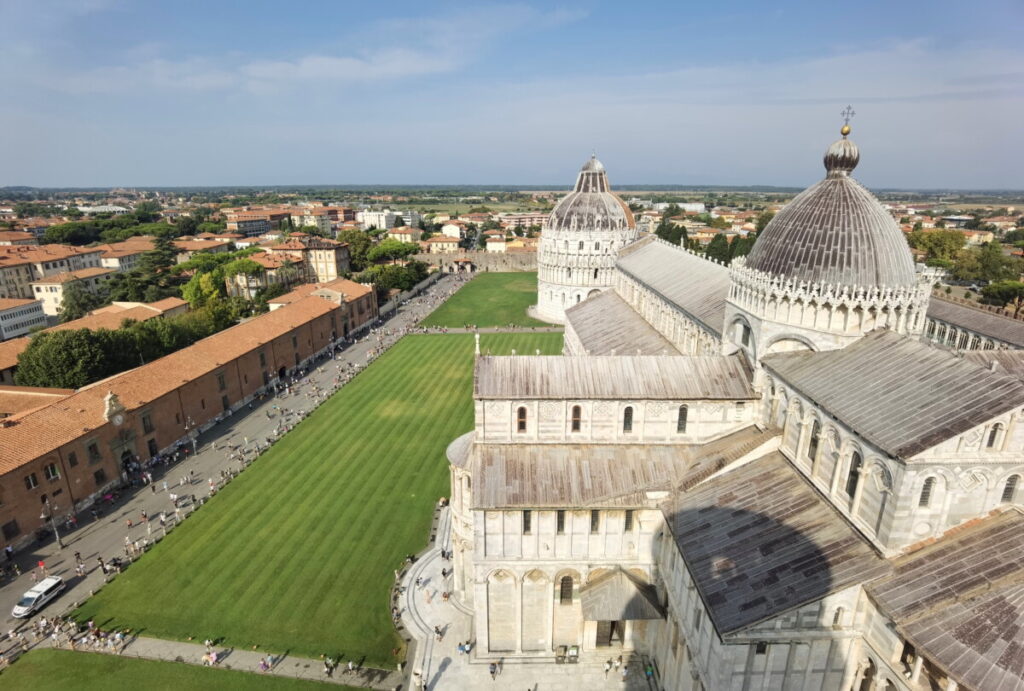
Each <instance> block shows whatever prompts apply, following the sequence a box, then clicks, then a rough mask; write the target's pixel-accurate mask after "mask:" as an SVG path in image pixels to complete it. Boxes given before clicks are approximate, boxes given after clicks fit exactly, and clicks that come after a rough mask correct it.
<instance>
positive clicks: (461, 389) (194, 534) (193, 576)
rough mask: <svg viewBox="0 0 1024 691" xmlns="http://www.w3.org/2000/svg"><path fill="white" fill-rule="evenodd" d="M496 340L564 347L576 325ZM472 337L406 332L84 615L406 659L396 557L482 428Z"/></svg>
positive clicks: (506, 344)
mask: <svg viewBox="0 0 1024 691" xmlns="http://www.w3.org/2000/svg"><path fill="white" fill-rule="evenodd" d="M481 345H482V348H484V349H485V350H489V351H491V352H492V353H494V354H500V353H508V352H509V351H510V350H511V349H513V348H515V349H517V350H518V352H521V353H522V352H529V353H532V352H533V351H534V349H535V348H540V349H541V351H542V352H545V353H551V354H554V353H558V352H560V350H561V347H562V335H561V334H549V333H544V334H488V335H485V336H484V337H483V339H482V343H481ZM472 353H473V337H472V336H471V335H468V334H457V335H456V334H449V335H414V336H407V337H406V338H404V339H402V341H400V342H399V343H398V344H397V345H396V346H395V347H394V348H392V349H391V350H390V351H389V352H388V353H386V354H385V355H383V356H382V357H381V358H380V359H378V360H377V361H376V362H375V363H374V364H372V365H371V366H370V367H368V368H367V369H366V370H365V371H364V372H363V373H362V374H360V375H359V376H358V377H356V379H355V380H353V381H352V382H351V383H349V384H348V385H347V386H345V388H344V389H342V390H341V391H340V392H339V393H337V394H335V395H334V396H333V397H332V398H331V399H330V400H329V401H327V402H326V403H324V404H323V405H322V406H320V408H319V409H317V411H316V412H314V413H313V414H312V415H310V416H309V417H308V418H307V419H306V420H305V421H303V422H302V423H301V424H299V425H298V426H297V427H296V429H295V430H293V431H292V432H290V433H289V434H287V435H286V436H285V437H284V438H283V439H281V440H280V441H279V442H278V443H277V444H276V445H275V446H274V447H273V448H272V449H270V450H269V451H267V452H266V453H265V454H264V456H263V457H262V458H260V460H259V461H257V462H256V463H255V464H254V465H253V466H252V467H251V468H250V469H248V470H247V471H246V472H244V473H242V475H240V476H239V477H238V478H236V479H235V480H234V481H233V482H232V483H231V484H230V485H228V486H227V487H226V488H225V489H223V490H222V491H221V492H220V493H219V494H218V495H217V496H216V497H214V498H213V500H212V501H210V502H209V503H208V504H207V505H206V506H204V507H203V508H202V509H200V510H199V511H198V512H197V513H196V515H195V516H193V517H192V518H190V519H189V520H187V521H186V522H185V523H184V524H183V525H182V526H181V527H180V528H178V529H177V530H175V531H174V532H172V533H171V534H170V535H169V536H168V537H167V539H165V540H163V541H162V542H161V543H160V544H159V545H157V546H156V547H155V548H154V549H153V550H152V551H151V552H150V553H148V554H147V555H145V556H144V557H143V558H142V559H141V560H140V561H139V562H138V563H136V564H135V565H133V566H132V567H131V568H130V569H128V570H127V571H126V572H125V573H124V574H122V575H121V576H119V577H118V578H117V579H116V580H115V581H114V582H113V583H111V584H110V585H108V586H107V587H106V588H104V589H103V590H101V591H100V592H99V593H98V594H97V595H96V596H95V597H93V598H92V599H90V600H89V601H88V602H86V603H85V604H84V605H83V606H82V607H81V608H80V609H79V610H78V611H77V613H76V617H78V618H79V619H88V618H92V619H95V620H96V622H97V624H98V625H99V626H101V627H103V628H110V627H126V628H130V629H133V630H138V631H140V632H141V634H142V635H145V636H154V637H162V638H173V639H179V640H182V639H187V638H188V637H189V636H192V637H194V639H195V640H198V641H201V640H203V639H205V638H213V639H218V638H222V639H223V641H224V643H225V644H226V645H233V646H240V647H245V648H251V647H252V646H257V647H258V648H259V649H260V650H265V651H268V652H271V653H275V654H280V653H283V652H286V651H287V652H290V653H291V654H296V655H300V656H309V657H319V655H321V654H328V655H332V656H335V657H344V658H345V659H351V658H355V659H359V658H362V657H364V656H365V663H366V664H368V665H372V666H378V667H387V668H390V667H391V666H392V665H393V664H394V661H395V658H394V656H393V655H392V650H393V649H394V648H400V647H401V644H402V642H401V640H400V639H399V638H398V637H397V636H396V635H395V632H394V628H393V627H392V625H391V620H390V612H389V605H388V594H389V588H390V586H391V584H392V582H393V580H394V573H393V571H394V569H395V568H396V567H399V566H400V565H401V562H402V559H403V558H404V557H405V555H407V554H412V553H416V552H418V551H420V550H421V549H422V548H423V547H424V546H425V545H426V543H427V539H428V532H429V526H430V521H431V517H432V515H433V507H434V504H435V502H436V501H437V499H438V497H441V496H447V495H448V470H447V461H446V459H445V456H444V451H445V448H446V447H447V445H448V444H449V443H450V442H451V441H452V440H453V439H454V438H455V437H457V436H459V435H460V434H463V433H465V432H467V431H469V430H470V429H472V426H473V410H472V360H473V355H472Z"/></svg>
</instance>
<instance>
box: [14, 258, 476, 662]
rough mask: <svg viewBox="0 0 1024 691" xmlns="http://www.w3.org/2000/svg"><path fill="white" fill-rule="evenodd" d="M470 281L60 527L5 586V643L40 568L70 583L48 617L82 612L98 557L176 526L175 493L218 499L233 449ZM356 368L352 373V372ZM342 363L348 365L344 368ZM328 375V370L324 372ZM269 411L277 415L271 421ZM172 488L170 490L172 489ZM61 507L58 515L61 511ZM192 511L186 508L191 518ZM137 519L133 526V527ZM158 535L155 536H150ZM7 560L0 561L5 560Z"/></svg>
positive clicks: (445, 288) (402, 313) (421, 303)
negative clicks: (214, 494) (81, 566)
mask: <svg viewBox="0 0 1024 691" xmlns="http://www.w3.org/2000/svg"><path fill="white" fill-rule="evenodd" d="M462 282H463V281H462V280H461V279H460V278H457V277H455V276H451V275H448V276H445V277H443V278H441V279H440V280H439V281H438V282H437V283H435V284H434V285H433V286H431V287H430V288H428V289H427V290H426V291H425V292H424V293H423V295H421V296H419V297H417V298H414V299H412V300H410V301H408V302H407V303H406V304H405V305H403V306H401V307H400V308H399V309H398V310H397V313H396V314H395V316H393V317H392V318H390V319H388V320H387V321H386V322H384V323H383V324H381V325H379V326H377V327H375V328H374V329H373V330H372V331H371V332H370V333H369V334H368V335H365V336H363V337H362V338H361V339H360V340H359V341H357V342H356V343H353V344H351V345H349V346H348V347H347V348H346V349H345V350H343V351H342V352H340V353H339V354H338V355H337V356H336V358H335V360H334V361H332V360H330V359H325V360H322V361H320V362H317V363H316V364H315V365H314V366H311V368H310V372H309V374H308V375H307V376H306V377H304V378H303V379H302V380H301V382H300V383H299V384H298V385H297V386H294V387H293V388H292V393H291V394H290V395H284V396H275V397H267V398H266V399H265V400H263V401H262V402H260V401H254V402H253V407H252V409H251V410H247V409H246V408H242V409H241V410H239V411H237V412H236V413H235V414H234V415H233V416H232V417H230V418H227V419H226V420H224V421H222V422H221V423H219V424H218V425H216V426H214V427H213V428H211V429H209V430H207V431H206V432H204V433H202V434H201V435H199V438H198V439H197V441H196V446H197V447H198V450H199V453H198V454H196V455H195V456H193V455H192V454H191V453H190V454H188V456H187V458H186V459H185V460H182V461H180V462H178V463H176V464H173V465H171V466H164V467H159V468H156V469H153V470H152V473H153V485H152V487H153V488H155V491H154V490H153V489H152V488H151V487H150V486H145V487H142V488H135V489H130V490H126V491H125V492H122V493H121V495H120V497H119V498H118V499H117V500H116V501H115V502H114V503H113V504H112V505H110V506H107V507H105V508H104V511H103V513H102V515H101V516H100V517H99V518H98V519H97V520H93V519H92V517H91V516H90V512H89V510H88V509H86V510H83V511H81V512H80V513H79V525H78V528H77V529H75V530H73V531H71V532H70V533H65V532H64V531H63V530H62V529H61V528H60V527H59V526H58V530H59V531H60V533H61V537H62V539H63V542H64V545H65V546H64V548H63V549H60V548H58V545H57V543H56V541H54V540H52V538H51V539H50V541H49V542H47V543H45V544H42V545H34V546H33V547H32V548H29V549H26V550H23V551H21V552H19V553H17V554H16V555H15V562H16V563H17V564H19V566H20V567H21V570H22V575H21V576H20V577H18V578H16V579H14V580H11V579H9V578H8V579H4V582H3V585H2V586H0V618H2V620H3V624H0V638H3V634H6V633H7V632H8V631H9V630H11V629H17V628H18V627H19V626H21V625H23V624H24V623H25V622H27V621H30V620H28V619H25V620H19V619H15V618H14V617H12V616H11V609H12V608H13V607H14V605H15V603H16V602H17V601H18V600H19V599H21V596H22V594H23V593H24V592H25V591H27V590H28V589H29V588H31V587H32V585H33V583H34V581H33V579H32V573H33V570H34V571H35V573H36V575H37V576H38V574H39V570H38V568H34V567H36V564H37V563H38V562H39V561H43V562H44V563H45V564H46V568H47V570H48V572H49V574H50V575H56V576H60V577H62V578H63V579H64V580H65V581H66V582H67V584H68V588H67V590H66V591H65V592H64V594H63V595H61V596H60V597H58V598H57V599H56V600H54V601H53V602H51V603H50V604H49V605H47V606H46V607H45V608H44V609H43V611H42V612H41V614H42V615H44V616H53V615H58V614H64V613H66V612H68V611H70V610H71V609H73V608H74V606H75V605H76V603H78V602H82V601H84V600H86V599H87V598H88V596H89V594H90V591H92V590H95V589H97V588H98V587H99V586H101V585H102V584H103V581H104V576H103V573H102V571H101V570H100V567H99V562H98V561H97V558H98V557H102V558H103V559H104V561H106V562H108V563H109V561H110V558H112V557H121V558H122V559H123V558H124V557H125V538H126V537H128V538H130V541H132V542H134V541H138V542H139V543H140V544H141V542H142V541H143V539H149V540H150V541H153V539H154V538H155V537H156V536H157V535H159V534H160V532H161V528H160V524H159V522H158V520H157V519H158V516H159V515H160V513H161V512H164V513H165V516H167V518H168V520H169V522H171V521H173V520H174V518H173V517H174V509H173V506H172V503H171V500H170V497H169V496H168V495H169V494H178V495H182V496H190V495H195V496H196V498H197V500H199V501H202V500H203V499H204V498H206V497H208V496H209V494H210V484H209V481H210V479H213V480H214V481H215V482H217V483H219V481H220V478H221V472H222V471H239V470H240V469H241V467H242V465H241V463H240V461H239V460H238V459H237V458H236V459H234V460H232V459H231V458H229V453H231V448H230V447H235V448H236V449H237V448H241V447H245V446H246V440H248V449H249V450H250V454H249V457H250V458H252V457H253V456H254V453H255V452H254V451H253V446H254V444H255V443H257V442H258V443H260V444H261V445H263V444H265V443H266V438H267V437H268V436H270V435H272V434H273V433H274V431H275V429H276V428H277V426H278V425H279V424H282V422H283V423H284V424H285V425H289V426H290V425H292V424H294V423H295V422H297V421H298V419H299V417H300V415H299V413H300V412H301V413H306V412H309V411H311V410H312V409H314V408H315V407H316V401H315V399H314V397H313V396H314V395H315V394H314V392H313V385H314V384H315V385H316V386H318V387H319V388H320V389H321V390H324V389H326V390H330V389H331V387H332V386H333V385H334V379H335V378H336V377H338V376H339V373H340V372H345V371H348V370H349V369H355V368H362V367H364V366H365V365H366V364H367V363H368V362H369V361H370V359H371V354H373V355H376V354H379V353H380V352H382V350H383V349H386V348H387V347H390V346H391V345H393V344H394V343H395V342H396V341H397V340H398V339H399V338H401V336H402V335H404V334H405V332H406V330H407V329H409V327H413V326H415V325H416V323H418V322H419V321H420V320H421V319H423V317H425V316H426V315H427V314H429V313H430V312H431V311H433V310H434V309H435V308H436V307H437V306H438V305H439V304H441V303H442V302H443V301H444V300H445V299H447V298H448V297H450V295H451V293H452V292H453V291H454V289H456V288H457V287H459V286H460V285H461V283H462ZM350 364H351V366H352V367H351V368H350ZM337 365H340V366H341V368H340V370H339V368H338V367H336V366H337ZM321 370H322V371H321ZM274 406H277V407H278V408H281V409H288V410H289V411H290V414H289V416H287V417H283V412H282V411H275V409H274ZM268 413H269V414H270V415H269V416H268ZM190 474H191V477H192V481H191V484H184V485H182V484H181V483H182V480H183V478H188V477H189V476H190ZM165 482H166V483H167V489H166V491H165V490H164V483H165ZM60 508H61V507H60V506H59V505H58V506H57V512H58V513H60V512H61V511H60ZM189 510H190V507H187V506H186V507H185V508H183V510H182V513H181V516H182V518H183V519H184V517H185V516H186V514H187V513H188V511H189ZM143 511H146V513H147V514H148V516H149V517H150V522H149V524H148V528H147V524H146V523H143V522H142V512H143ZM128 520H131V522H132V527H131V528H129V527H128V523H127V521H128ZM148 531H151V532H152V534H149V532H148ZM76 552H79V553H80V554H81V556H82V559H83V560H84V562H85V565H86V567H87V572H86V575H85V576H84V577H82V576H77V575H76V574H75V556H74V555H75V553H76ZM2 560H3V557H2V556H0V561H2ZM8 645H9V644H8V643H7V641H4V642H3V644H0V650H3V649H6V648H7V647H8Z"/></svg>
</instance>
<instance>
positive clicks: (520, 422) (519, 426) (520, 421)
mask: <svg viewBox="0 0 1024 691" xmlns="http://www.w3.org/2000/svg"><path fill="white" fill-rule="evenodd" d="M516 431H517V432H520V433H522V432H525V431H526V408H524V407H520V408H519V410H517V411H516Z"/></svg>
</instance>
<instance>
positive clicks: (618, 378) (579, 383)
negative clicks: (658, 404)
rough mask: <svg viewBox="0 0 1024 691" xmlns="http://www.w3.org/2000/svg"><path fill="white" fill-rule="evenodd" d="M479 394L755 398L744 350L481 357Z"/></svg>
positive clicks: (476, 381)
mask: <svg viewBox="0 0 1024 691" xmlns="http://www.w3.org/2000/svg"><path fill="white" fill-rule="evenodd" d="M475 370H476V371H475V377H474V397H475V398H497V399H537V398H553V399H573V400H594V399H630V398H635V399H644V400H654V399H669V400H694V399H726V400H736V399H752V398H754V397H755V394H754V390H753V389H752V388H751V385H750V381H751V376H752V373H751V371H750V367H749V365H747V362H746V360H745V359H743V357H741V356H739V355H728V356H726V355H676V356H656V355H630V356H623V357H619V356H614V357H611V356H607V357H565V356H561V355H508V356H484V357H479V358H477V361H476V368H475Z"/></svg>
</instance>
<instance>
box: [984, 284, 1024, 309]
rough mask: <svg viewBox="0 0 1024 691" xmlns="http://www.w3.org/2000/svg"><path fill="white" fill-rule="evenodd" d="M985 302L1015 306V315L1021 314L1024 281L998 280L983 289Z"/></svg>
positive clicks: (1001, 305)
mask: <svg viewBox="0 0 1024 691" xmlns="http://www.w3.org/2000/svg"><path fill="white" fill-rule="evenodd" d="M981 295H982V297H984V298H985V302H987V303H989V304H992V305H999V306H1000V307H1005V306H1007V305H1009V306H1011V307H1013V316H1014V317H1017V316H1019V315H1020V311H1021V308H1022V307H1024V283H1022V282H1020V281H996V282H995V283H990V284H989V285H987V286H985V287H984V288H982V289H981Z"/></svg>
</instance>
